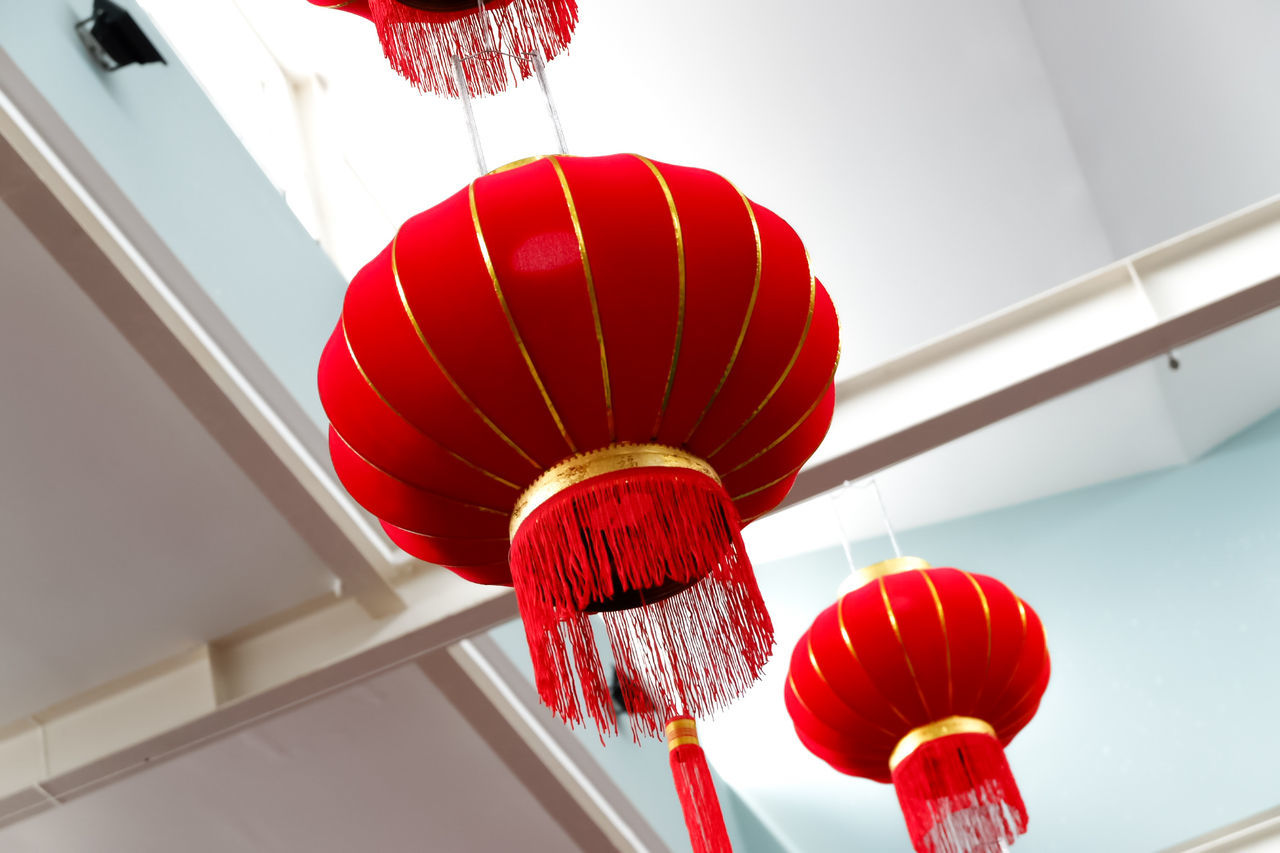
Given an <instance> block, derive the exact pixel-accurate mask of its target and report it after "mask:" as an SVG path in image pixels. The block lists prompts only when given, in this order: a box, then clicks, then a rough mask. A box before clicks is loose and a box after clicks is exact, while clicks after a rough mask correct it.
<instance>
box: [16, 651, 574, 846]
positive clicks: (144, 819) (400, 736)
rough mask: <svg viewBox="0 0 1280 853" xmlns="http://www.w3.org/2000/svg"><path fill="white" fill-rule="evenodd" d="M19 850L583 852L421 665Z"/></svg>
mask: <svg viewBox="0 0 1280 853" xmlns="http://www.w3.org/2000/svg"><path fill="white" fill-rule="evenodd" d="M0 847H3V849H4V850H6V851H9V852H10V853H49V851H55V850H56V851H58V853H109V852H110V853H115V851H120V853H124V851H128V853H173V851H176V850H181V851H184V853H227V851H231V850H244V851H250V850H251V851H254V853H297V851H301V850H306V851H310V852H311V853H350V851H353V850H370V851H408V850H431V851H433V853H435V851H438V853H471V851H480V850H526V851H530V853H540V851H545V853H559V851H569V850H578V849H581V847H580V846H579V845H578V844H577V842H575V841H574V839H573V838H572V837H570V836H569V835H568V834H566V832H565V830H564V829H562V828H561V826H560V825H559V824H557V823H556V821H555V820H554V819H553V818H552V817H551V815H549V814H548V812H547V811H546V810H545V809H544V808H543V807H542V805H541V804H540V803H539V802H538V800H537V799H536V798H535V797H534V795H533V794H532V793H531V792H530V791H529V790H528V789H527V788H526V787H525V786H524V785H523V784H522V783H521V782H520V781H519V780H518V779H517V778H516V777H514V776H513V775H512V773H511V772H510V771H509V770H508V768H507V767H506V765H504V764H503V763H502V761H501V759H500V757H499V756H498V755H497V754H495V753H494V751H493V750H492V749H491V748H490V747H489V745H488V743H487V742H486V741H485V740H484V738H482V737H481V736H480V735H479V734H478V733H477V732H476V731H475V729H474V728H473V727H472V725H471V724H470V723H469V722H468V721H467V720H466V719H465V718H464V717H463V716H462V715H461V714H460V713H459V711H458V710H457V709H456V708H455V707H454V706H453V705H452V704H451V703H450V702H449V701H448V700H447V699H446V698H445V696H444V695H443V694H442V693H441V692H440V690H439V688H437V687H436V686H435V685H434V684H433V682H432V681H431V680H430V679H429V678H428V677H427V676H426V674H425V673H424V672H423V671H422V669H420V668H419V667H417V666H414V665H407V666H402V667H399V668H397V669H394V670H392V671H390V672H387V673H384V674H382V675H379V676H377V677H375V678H372V679H369V680H367V681H365V682H363V683H361V684H359V685H357V686H354V687H349V688H346V689H344V690H341V691H339V692H337V693H334V694H331V695H329V696H327V697H325V698H323V699H320V700H317V701H314V702H311V703H308V704H306V705H303V706H301V707H298V708H295V709H294V710H291V711H288V712H286V713H283V714H280V715H278V716H276V717H274V718H272V719H271V720H269V721H267V722H264V723H260V724H258V725H256V726H253V727H250V728H248V729H245V730H242V731H240V732H238V733H236V734H234V735H231V736H229V737H226V738H222V739H220V740H217V741H214V742H213V743H210V744H208V745H206V746H203V747H200V748H198V749H196V750H193V751H191V752H188V753H186V754H185V755H181V756H179V757H177V758H174V759H171V760H169V761H166V762H165V763H163V764H161V765H159V766H157V767H155V768H153V769H151V770H149V771H147V772H145V773H138V774H135V775H132V776H130V777H128V778H126V779H124V780H122V781H119V782H117V783H115V784H112V785H109V786H107V787H105V788H102V789H101V790H99V791H95V792H93V793H90V794H87V795H85V796H83V797H80V798H78V799H76V800H74V801H73V802H71V803H69V804H66V805H63V806H60V807H58V808H56V809H53V810H50V811H47V812H44V813H42V814H39V815H36V816H35V817H32V818H28V819H27V820H24V821H22V822H20V823H17V824H14V825H12V826H10V827H7V828H5V829H0Z"/></svg>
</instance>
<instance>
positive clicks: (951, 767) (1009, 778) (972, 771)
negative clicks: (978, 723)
mask: <svg viewBox="0 0 1280 853" xmlns="http://www.w3.org/2000/svg"><path fill="white" fill-rule="evenodd" d="M893 786H894V788H895V789H896V790H897V792H898V802H899V803H900V804H901V805H902V814H903V816H904V817H905V818H906V821H907V832H908V833H909V834H910V835H911V843H912V845H913V846H914V847H915V849H916V850H917V851H918V853H998V851H1001V850H1004V849H1006V847H1007V846H1008V845H1010V844H1013V842H1014V840H1015V839H1016V838H1017V837H1018V836H1019V835H1021V834H1022V833H1024V832H1026V831H1027V810H1026V806H1025V805H1023V802H1022V795H1021V794H1020V793H1019V792H1018V785H1017V783H1016V782H1014V780H1013V772H1012V771H1011V770H1010V769H1009V762H1008V760H1007V759H1006V758H1005V755H1004V749H1003V748H1002V747H1001V746H1000V742H999V741H998V740H996V739H995V738H994V737H992V736H990V735H986V734H956V735H949V736H947V737H941V738H938V739H936V740H931V741H928V742H926V743H924V744H922V745H920V746H919V747H917V748H916V750H915V751H914V752H912V753H911V754H910V755H908V756H907V757H906V758H905V759H903V760H902V762H901V763H900V764H898V766H897V767H896V768H894V771H893Z"/></svg>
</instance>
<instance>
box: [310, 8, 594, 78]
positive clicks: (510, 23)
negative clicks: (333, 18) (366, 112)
mask: <svg viewBox="0 0 1280 853" xmlns="http://www.w3.org/2000/svg"><path fill="white" fill-rule="evenodd" d="M308 2H309V3H311V4H312V5H314V6H322V7H324V8H327V9H341V10H343V11H344V12H351V13H353V14H356V15H359V16H360V17H362V18H368V19H369V20H371V21H373V23H374V26H375V27H376V28H377V31H378V39H379V41H381V42H382V49H383V52H384V53H385V54H386V56H387V60H388V61H389V62H390V63H391V67H392V68H394V69H395V70H396V71H397V72H398V73H399V74H400V75H402V76H403V77H405V78H406V79H408V80H409V81H410V82H411V83H413V84H414V85H415V86H417V87H418V88H419V89H422V90H423V91H427V92H435V93H436V94H441V95H451V96H453V97H457V96H458V95H460V94H461V92H460V91H459V88H458V84H457V78H456V76H455V71H454V58H455V57H460V58H462V59H467V60H469V59H471V58H472V57H474V61H467V62H465V63H464V64H463V73H464V74H465V75H466V80H467V84H468V88H469V90H470V92H471V94H475V95H479V94H495V93H497V92H500V91H502V90H504V89H506V88H507V87H508V86H510V85H511V83H512V82H513V81H515V80H518V79H520V78H522V77H528V76H529V75H530V74H532V73H533V71H534V60H533V57H535V56H536V57H538V60H537V61H541V60H550V59H553V58H554V57H556V56H558V55H559V54H560V53H562V52H563V51H564V49H565V48H566V47H568V46H569V40H570V39H572V38H573V29H574V26H576V24H577V22H578V3H577V0H484V2H483V4H482V3H480V2H478V0H308Z"/></svg>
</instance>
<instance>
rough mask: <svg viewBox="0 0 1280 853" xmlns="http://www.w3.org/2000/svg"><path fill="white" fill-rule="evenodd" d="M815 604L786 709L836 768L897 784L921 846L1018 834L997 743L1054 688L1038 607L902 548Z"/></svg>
mask: <svg viewBox="0 0 1280 853" xmlns="http://www.w3.org/2000/svg"><path fill="white" fill-rule="evenodd" d="M862 579H863V580H865V581H866V582H865V583H864V584H863V585H862V586H859V587H857V588H856V589H854V590H852V591H851V592H849V593H847V594H845V595H844V596H842V597H841V598H840V600H839V601H837V602H836V603H835V604H834V605H832V606H831V607H828V608H827V609H826V610H825V611H823V612H822V613H821V614H820V615H819V616H818V618H817V619H816V620H815V621H814V623H813V626H812V627H811V628H810V629H809V630H808V632H806V633H805V635H804V636H803V637H801V638H800V642H799V643H798V644H797V645H796V648H795V651H794V653H793V654H792V656H791V670H790V673H789V677H788V679H787V688H786V703H787V710H788V711H790V713H791V718H792V720H793V721H794V722H795V726H796V733H797V734H798V735H799V736H800V740H801V741H802V742H803V743H804V745H805V746H806V747H808V749H809V750H810V751H811V752H813V753H814V754H815V755H817V756H818V757H819V758H822V759H823V760H825V761H826V762H827V763H829V764H830V765H831V766H832V767H834V768H835V769H837V770H839V771H840V772H842V773H848V774H850V775H853V776H863V777H865V778H868V779H874V780H875V781H877V782H890V781H892V782H893V785H894V787H895V788H896V789H897V792H898V800H899V802H900V803H901V805H902V810H903V814H904V816H905V817H906V821H907V829H908V832H909V834H910V835H911V841H912V844H913V845H914V846H915V849H916V850H917V851H921V853H970V851H994V850H997V849H1000V848H999V847H998V845H999V844H1000V843H1001V842H1003V843H1005V844H1011V843H1013V841H1014V839H1015V838H1016V837H1017V836H1018V835H1020V834H1021V833H1023V832H1025V831H1026V827H1027V817H1026V809H1025V807H1024V806H1023V802H1022V797H1021V795H1020V794H1019V793H1018V788H1017V785H1016V784H1015V782H1014V780H1013V775H1012V773H1011V772H1010V770H1009V764H1008V761H1007V760H1006V759H1005V756H1004V747H1005V746H1007V745H1008V744H1009V742H1010V741H1011V740H1013V737H1014V735H1016V734H1017V733H1018V732H1019V731H1021V730H1022V727H1023V726H1025V725H1026V724H1027V723H1028V722H1030V720H1031V718H1032V717H1033V716H1034V715H1035V713H1036V709H1037V708H1038V707H1039V705H1040V697H1041V696H1042V695H1043V694H1044V690H1045V687H1046V686H1047V685H1048V683H1049V652H1048V648H1047V646H1046V645H1045V634H1044V627H1043V625H1041V623H1040V619H1039V617H1037V616H1036V614H1035V611H1034V610H1032V609H1031V608H1030V607H1028V606H1027V605H1026V603H1025V602H1023V601H1022V599H1020V598H1018V596H1016V595H1014V594H1013V592H1012V591H1011V590H1010V589H1009V588H1008V587H1006V586H1005V585H1004V584H1002V583H1000V582H999V581H997V580H994V579H992V578H989V577H984V576H982V575H971V574H969V573H967V572H962V571H959V570H957V569H931V568H929V564H928V563H926V562H925V561H923V560H920V559H917V558H914V557H902V558H898V559H895V560H889V561H886V562H884V563H879V564H877V565H875V566H872V567H870V568H868V569H864V570H862Z"/></svg>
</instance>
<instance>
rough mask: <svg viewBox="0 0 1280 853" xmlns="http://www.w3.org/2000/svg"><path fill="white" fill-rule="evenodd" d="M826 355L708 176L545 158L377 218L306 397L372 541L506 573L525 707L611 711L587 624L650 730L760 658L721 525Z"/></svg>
mask: <svg viewBox="0 0 1280 853" xmlns="http://www.w3.org/2000/svg"><path fill="white" fill-rule="evenodd" d="M837 357H838V329H837V324H836V316H835V312H834V309H833V307H832V305H831V301H830V299H829V297H828V296H827V294H826V292H825V290H824V289H823V288H822V286H821V285H820V284H819V283H818V282H817V280H816V278H815V277H814V275H813V273H812V270H811V269H810V266H809V262H808V258H807V256H806V253H805V250H804V247H803V245H802V243H801V241H800V239H799V238H798V237H797V236H796V234H795V233H794V232H793V231H792V230H791V228H790V227H789V226H787V224H786V223H785V222H783V221H782V220H781V219H780V218H778V217H777V216H775V215H774V214H772V213H771V212H769V211H768V210H766V209H764V208H762V207H760V206H759V205H755V204H753V203H752V202H750V201H749V200H748V199H747V198H746V197H745V196H743V195H742V194H741V193H740V192H739V191H738V190H737V189H736V188H735V187H734V186H733V185H732V184H730V183H729V182H728V181H726V180H725V179H723V178H721V177H719V176H717V175H715V174H713V173H711V172H707V171H704V170H701V169H693V168H685V167H678V166H670V165H666V164H660V163H656V162H654V161H651V160H648V159H646V158H644V157H640V156H637V155H614V156H608V157H581V158H576V157H546V158H537V159H534V160H532V161H530V162H526V163H523V164H519V165H516V166H515V167H508V168H506V169H504V170H499V172H497V173H495V174H491V175H488V176H485V177H482V178H480V179H478V180H476V181H475V182H473V183H472V184H471V185H470V186H468V187H467V188H465V189H463V190H461V191H460V192H458V193H457V194H455V195H454V196H453V197H451V198H449V199H447V200H446V201H444V202H442V203H441V204H439V205H437V206H435V207H433V208H431V209H430V210H428V211H426V212H424V213H422V214H419V215H417V216H415V217H413V218H412V219H410V220H408V221H407V222H406V223H405V224H404V225H403V226H402V227H401V228H400V230H399V232H398V233H397V235H396V236H395V239H394V240H393V241H392V242H391V244H390V245H389V246H388V247H387V248H386V249H385V250H384V251H383V252H382V253H381V254H380V255H378V257H376V258H375V259H374V260H373V261H371V262H370V263H369V264H368V265H367V266H366V267H365V268H364V269H363V270H361V272H360V273H359V274H358V275H357V276H356V278H355V279H354V281H353V282H352V284H351V287H350V289H349V291H348V293H347V297H346V301H345V304H344V308H343V313H342V319H341V321H340V322H339V324H338V326H337V328H336V330H335V331H334V334H333V336H332V338H331V339H330V342H329V344H328V346H327V348H326V350H325V353H324V356H323V360H322V365H321V373H320V384H321V396H322V399H323V401H324V404H325V408H326V411H327V413H328V414H329V417H330V420H331V423H332V430H331V433H330V439H331V442H330V443H331V450H332V455H333V460H334V464H335V467H336V469H337V471H338V474H339V476H340V477H341V479H342V481H343V483H344V484H345V485H346V486H347V488H348V489H349V490H350V492H351V494H352V495H353V496H354V497H355V498H356V499H357V500H358V501H359V502H360V503H361V504H362V505H363V506H365V507H366V508H367V509H368V510H369V511H371V512H373V513H374V514H375V515H377V516H378V517H379V518H380V519H382V521H383V525H384V527H385V528H386V530H387V532H388V533H389V534H390V535H391V537H392V539H394V540H395V541H396V542H397V543H398V544H399V545H401V546H402V547H403V548H405V549H406V550H407V551H409V552H410V553H412V554H415V555H417V556H419V557H421V558H422V559H425V560H429V561H432V562H437V563H440V564H442V565H445V566H448V567H450V568H452V569H453V570H454V571H456V572H457V573H458V574H460V575H462V576H463V577H465V578H468V579H470V580H474V581H476V582H480V583H491V584H514V585H515V587H516V590H517V595H518V596H519V600H520V607H521V613H522V616H523V617H524V621H525V625H526V629H527V631H528V634H529V640H530V648H531V652H532V653H533V657H534V663H535V668H536V669H537V670H538V676H539V688H540V691H541V693H542V696H543V699H544V701H546V702H547V704H548V705H550V706H551V707H553V708H554V709H556V710H557V712H559V713H560V714H561V715H562V716H564V717H565V718H566V719H568V720H570V721H576V720H577V719H580V718H581V717H582V716H583V714H584V713H585V714H586V715H587V716H590V717H592V718H594V719H595V720H596V721H597V722H598V723H600V724H601V725H602V726H605V725H607V724H609V723H611V721H612V710H611V708H610V707H609V698H608V690H607V688H606V687H605V686H604V677H603V672H602V670H601V667H600V662H599V658H598V655H597V653H596V651H595V646H594V642H593V640H592V637H591V631H590V627H589V623H588V622H587V618H586V617H587V614H590V613H603V614H604V617H605V618H604V623H605V626H606V629H607V632H608V634H609V638H610V641H611V644H612V646H613V650H614V654H615V657H616V658H617V661H618V664H619V667H620V669H622V670H623V672H624V673H625V674H626V675H627V680H626V681H625V682H624V683H628V684H635V685H637V687H636V689H637V690H640V689H643V690H645V691H647V693H648V696H649V699H648V700H647V701H645V702H638V701H637V702H636V703H635V704H636V709H635V713H636V714H637V715H638V716H637V719H639V720H640V721H641V723H642V725H647V726H648V727H649V728H650V730H654V731H656V730H658V729H660V728H661V726H662V724H663V723H664V722H665V720H666V719H669V718H670V717H672V716H675V715H676V714H682V713H687V714H690V715H699V714H702V713H705V712H706V711H708V710H710V709H712V708H714V707H716V706H718V705H720V704H722V703H723V702H725V701H728V700H729V699H730V698H732V697H733V696H734V695H736V694H737V693H738V692H740V691H741V690H742V689H745V687H746V686H749V685H750V683H751V682H752V681H753V680H754V679H755V677H756V676H757V675H758V673H759V669H760V667H761V666H763V663H764V660H765V659H766V658H767V655H768V649H769V647H770V645H771V643H772V628H771V626H770V625H769V623H768V617H767V614H766V613H765V612H764V608H763V603H762V602H761V601H760V599H759V592H758V590H757V589H756V586H755V581H754V578H753V577H752V574H751V569H750V564H749V562H748V560H747V558H746V554H745V550H744V549H743V547H742V542H741V537H740V533H739V531H740V527H741V524H743V523H746V522H747V521H750V520H752V519H754V518H756V517H758V516H759V515H761V514H763V513H764V512H767V511H768V510H769V509H771V508H772V507H774V506H776V505H777V504H778V502H779V501H780V500H781V499H782V498H783V496H785V494H786V492H787V491H788V489H789V488H790V486H791V483H792V482H793V480H794V478H795V476H796V473H797V472H798V470H799V468H800V466H801V465H802V464H803V463H804V461H805V460H806V459H807V458H808V457H809V456H810V455H811V454H812V453H813V451H814V450H815V449H816V448H817V445H818V443H819V442H820V441H821V439H822V437H823V435H824V434H825V432H826V430H827V427H828V425H829V423H830V419H831V413H832V406H833V385H832V379H833V376H834V371H835V366H836V360H837ZM575 684H580V686H581V688H582V693H583V695H582V696H581V697H579V696H578V695H577V691H576V690H575Z"/></svg>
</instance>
